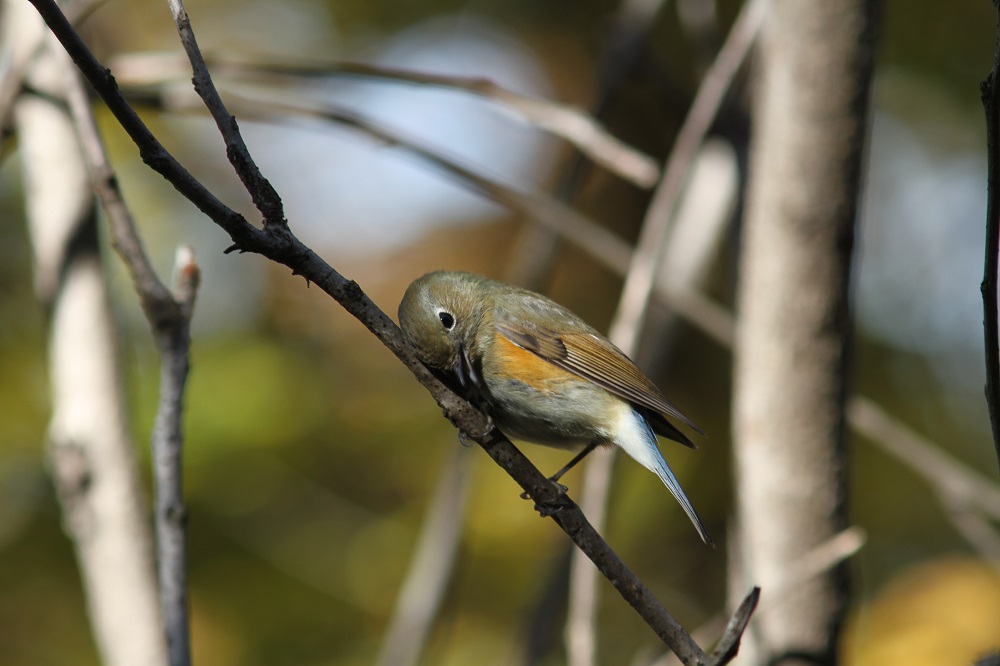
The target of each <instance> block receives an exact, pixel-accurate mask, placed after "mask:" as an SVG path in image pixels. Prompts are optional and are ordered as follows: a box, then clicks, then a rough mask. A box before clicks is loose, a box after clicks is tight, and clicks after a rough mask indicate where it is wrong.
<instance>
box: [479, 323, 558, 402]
mask: <svg viewBox="0 0 1000 666" xmlns="http://www.w3.org/2000/svg"><path fill="white" fill-rule="evenodd" d="M493 349H494V353H495V356H494V358H495V360H496V365H497V374H499V375H504V376H509V377H511V378H513V379H517V380H518V381H521V382H524V383H525V384H527V385H528V386H530V387H531V388H533V389H535V390H537V391H554V390H557V389H558V387H559V385H560V384H562V383H563V382H565V381H566V380H567V379H570V378H572V377H574V375H571V374H570V373H568V372H566V371H565V370H562V369H560V368H557V367H556V366H554V365H553V364H551V363H549V362H548V361H546V360H544V359H542V358H540V357H538V356H536V355H535V354H534V353H532V352H530V351H527V350H524V349H521V348H520V347H518V346H517V345H515V344H514V343H513V342H511V341H510V340H508V339H507V338H505V337H504V336H503V335H501V334H500V333H497V334H496V344H495V345H494V348H493Z"/></svg>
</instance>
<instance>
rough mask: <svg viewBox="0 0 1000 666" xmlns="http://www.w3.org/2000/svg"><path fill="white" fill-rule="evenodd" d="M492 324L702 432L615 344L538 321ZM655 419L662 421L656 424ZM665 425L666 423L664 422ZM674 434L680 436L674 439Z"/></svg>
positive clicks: (627, 397) (535, 351)
mask: <svg viewBox="0 0 1000 666" xmlns="http://www.w3.org/2000/svg"><path fill="white" fill-rule="evenodd" d="M493 325H494V326H495V327H496V329H497V331H499V333H500V334H501V335H503V336H504V337H505V338H507V339H508V340H510V341H511V342H513V343H514V344H515V345H517V346H518V347H521V348H522V349H525V350H527V351H530V352H532V353H533V354H535V355H537V356H538V357H539V358H542V359H544V360H546V361H548V362H549V363H552V364H553V365H555V366H556V367H558V368H562V369H563V370H566V371H567V372H571V373H573V374H575V375H578V376H579V377H583V378H584V379H588V380H590V381H592V382H594V383H595V384H597V385H598V386H600V387H602V388H604V389H607V390H608V391H610V392H611V393H614V394H615V395H617V396H619V397H621V398H624V399H625V400H628V401H630V402H632V403H633V404H635V405H637V406H639V407H641V408H645V409H647V410H650V411H652V412H654V413H655V414H657V415H662V416H672V417H673V418H675V419H677V420H678V421H680V422H682V423H684V424H685V425H688V426H690V427H691V428H693V429H694V430H696V431H697V432H698V433H701V434H704V433H702V432H701V430H700V429H699V428H698V426H696V425H695V424H694V423H692V422H691V419H689V418H688V417H686V416H684V415H683V414H682V413H681V412H680V410H678V409H677V408H676V407H674V406H673V405H672V404H670V402H669V401H668V400H667V399H666V398H665V397H664V396H663V393H662V392H661V391H660V389H659V388H657V386H656V384H654V383H653V382H652V380H650V379H649V378H648V377H646V375H644V374H643V373H642V371H641V370H639V368H638V367H637V366H636V365H635V363H633V362H632V361H631V360H629V358H628V357H627V356H625V354H623V353H622V352H621V350H619V349H618V348H617V347H615V346H614V345H613V344H611V343H610V342H608V341H607V340H605V339H603V338H601V337H600V336H598V335H596V334H594V333H590V332H587V331H572V332H568V333H563V334H557V333H555V332H553V331H551V330H549V329H546V328H545V327H543V326H539V325H538V324H535V323H532V322H527V321H523V320H521V321H518V320H507V321H502V322H500V321H494V323H493ZM651 421H652V422H653V424H654V425H660V426H661V428H662V423H666V421H664V420H663V419H662V417H661V418H660V419H656V418H654V419H651ZM658 421H660V422H662V423H658ZM667 425H668V426H669V423H668V424H667ZM661 428H657V430H658V431H660V432H661V434H663V435H665V436H668V437H670V438H671V439H677V441H680V442H681V443H682V444H687V445H688V446H693V444H691V442H690V440H688V438H687V437H684V435H683V434H682V433H680V432H679V431H677V429H676V428H673V427H669V428H667V429H665V430H666V431H663V430H661ZM676 435H680V437H681V438H678V437H677V436H676Z"/></svg>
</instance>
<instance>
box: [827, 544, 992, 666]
mask: <svg viewBox="0 0 1000 666" xmlns="http://www.w3.org/2000/svg"><path fill="white" fill-rule="evenodd" d="M998 646H1000V572H998V570H997V569H996V568H995V567H993V566H991V565H990V564H988V563H986V562H983V561H981V560H976V559H972V558H967V557H957V556H955V557H945V558H940V559H936V560H931V561H929V562H924V563H921V564H918V565H915V566H912V567H909V568H908V569H906V570H904V571H903V572H902V573H900V574H898V575H897V576H896V577H895V578H894V579H893V580H892V581H890V582H889V583H888V584H887V585H886V586H885V587H884V588H883V589H882V590H881V591H880V592H879V593H878V594H877V595H876V596H875V598H874V599H872V601H871V602H870V603H869V604H868V605H867V606H865V607H864V608H862V609H861V610H860V612H859V613H857V614H856V615H855V616H854V617H853V618H851V620H850V621H849V623H848V628H847V631H846V633H845V644H844V655H845V659H844V663H845V664H847V665H848V666H885V665H886V664H908V665H909V666H922V665H924V664H926V665H927V666H950V665H954V666H969V665H970V664H972V663H973V662H974V661H975V659H976V658H977V657H979V656H982V655H983V654H984V653H986V652H988V651H989V650H991V649H995V648H997V647H998Z"/></svg>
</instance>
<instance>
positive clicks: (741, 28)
mask: <svg viewBox="0 0 1000 666" xmlns="http://www.w3.org/2000/svg"><path fill="white" fill-rule="evenodd" d="M763 10H764V2H763V0H750V1H749V2H748V3H747V4H745V5H744V6H743V8H742V10H741V11H740V14H739V16H738V17H737V19H736V21H735V23H734V24H733V27H732V29H731V30H730V33H729V36H728V37H727V39H726V42H725V43H724V44H723V46H722V48H721V49H720V51H719V54H718V55H717V56H716V59H715V61H714V62H713V64H712V66H711V67H710V68H709V70H708V72H707V73H706V75H705V78H704V79H703V80H702V82H701V85H700V87H699V88H698V93H697V95H696V96H695V99H694V102H693V103H692V105H691V108H690V109H689V111H688V114H687V116H686V117H685V119H684V123H683V125H682V126H681V129H680V131H679V132H678V133H677V137H676V138H675V140H674V147H673V149H672V150H671V152H670V157H669V158H668V160H667V164H666V167H665V169H664V174H663V178H662V180H661V181H660V184H659V185H658V186H657V188H656V192H655V193H654V195H653V200H652V201H651V202H650V205H649V208H648V209H647V210H646V215H645V219H644V220H643V224H642V231H641V232H640V236H639V241H638V244H637V246H636V248H635V251H634V253H633V254H632V256H631V259H630V262H629V268H628V272H627V273H626V276H625V285H624V287H623V288H622V294H621V297H620V299H619V301H618V308H617V310H616V312H615V316H614V319H613V320H612V323H611V327H610V330H609V332H608V338H609V339H610V340H611V342H613V343H614V344H615V345H617V346H618V347H619V348H620V349H621V350H622V351H624V352H625V353H626V354H628V355H630V356H635V354H636V352H637V351H638V345H639V339H640V337H641V334H642V330H643V326H644V323H645V320H646V312H647V309H648V306H649V301H650V299H651V297H652V294H653V291H654V287H655V282H656V276H657V273H658V271H659V270H660V268H661V265H662V260H663V256H664V253H665V251H666V245H667V239H668V233H667V232H668V231H669V229H670V222H671V218H672V217H673V214H674V209H675V208H676V206H677V202H678V201H679V199H680V197H681V193H682V191H683V189H684V184H685V182H686V180H687V175H688V173H689V171H690V169H691V167H692V164H694V162H695V159H696V156H697V151H698V148H699V147H700V146H701V144H702V141H703V140H704V138H705V134H706V133H707V132H708V129H709V127H710V126H711V123H712V120H713V119H714V118H715V115H716V114H717V113H718V110H719V108H720V107H721V105H722V101H723V99H724V98H725V94H726V92H727V91H728V90H729V86H730V85H731V83H732V80H733V78H734V77H735V75H736V72H737V71H738V70H739V67H740V66H741V64H742V63H743V61H744V59H745V58H746V55H747V53H748V52H749V50H750V46H751V45H752V44H753V42H754V40H755V38H756V35H757V31H758V28H759V26H760V24H761V20H762V16H763ZM706 259H707V256H706ZM613 461H614V451H608V452H606V453H603V454H602V455H600V456H598V457H592V459H591V460H590V461H589V462H588V464H587V469H586V471H585V473H584V474H585V476H584V491H583V493H584V494H583V499H582V503H583V505H584V507H585V508H586V511H587V514H588V515H592V516H595V521H597V520H598V518H603V515H604V511H603V509H602V507H603V506H604V505H605V504H606V502H607V494H608V489H609V487H610V476H611V469H612V463H613ZM597 525H598V529H600V528H601V527H603V522H602V521H599V522H597ZM580 565H581V563H580V560H579V557H577V556H574V557H573V558H571V565H570V566H571V574H570V575H571V578H570V612H569V618H568V620H567V633H568V634H569V635H570V636H572V637H575V639H574V640H573V641H570V646H571V651H570V657H571V663H572V664H574V666H590V664H593V663H594V653H595V649H594V647H593V645H592V643H593V641H594V636H595V635H596V632H595V631H594V626H595V624H596V617H597V607H596V599H597V593H596V580H595V578H594V576H593V574H592V573H589V572H585V571H582V570H580ZM574 645H575V646H580V647H579V650H580V654H579V655H577V654H576V653H574V652H573V651H572V649H573V646H574Z"/></svg>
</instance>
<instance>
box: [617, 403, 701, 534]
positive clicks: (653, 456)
mask: <svg viewBox="0 0 1000 666" xmlns="http://www.w3.org/2000/svg"><path fill="white" fill-rule="evenodd" d="M633 413H634V415H635V420H636V421H638V422H639V423H640V424H641V428H642V430H643V431H644V433H645V435H646V442H645V443H644V445H643V446H642V449H641V450H639V451H633V450H631V449H632V448H633V447H629V446H622V447H621V448H623V449H624V450H625V452H626V453H628V454H629V455H630V456H632V457H633V458H635V460H636V462H638V463H640V464H641V465H643V466H645V467H646V468H648V469H649V470H650V471H652V472H654V473H655V474H656V475H657V476H658V477H660V480H661V481H663V484H664V485H665V486H666V487H667V490H669V491H670V494H671V495H673V496H674V499H676V500H677V502H678V503H679V504H680V505H681V508H682V509H684V513H686V514H687V515H688V518H690V519H691V522H692V523H693V524H694V527H695V529H696V530H698V536H700V537H701V540H702V541H704V542H705V543H706V544H708V545H709V546H711V547H712V548H715V542H714V541H712V536H711V535H710V534H709V533H708V530H707V529H706V528H705V524H704V523H703V522H701V517H700V516H698V512H697V511H695V510H694V506H693V505H692V504H691V500H689V499H688V497H687V495H685V494H684V489H683V488H681V484H680V482H679V481H678V480H677V477H676V476H674V473H673V471H672V470H671V469H670V466H669V465H667V461H666V460H664V459H663V454H662V453H660V449H659V447H658V446H657V445H656V435H655V434H653V429H652V428H651V427H650V425H649V423H647V421H646V419H644V418H643V417H642V415H641V414H639V413H638V412H636V411H635V410H633ZM619 446H621V443H619Z"/></svg>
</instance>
